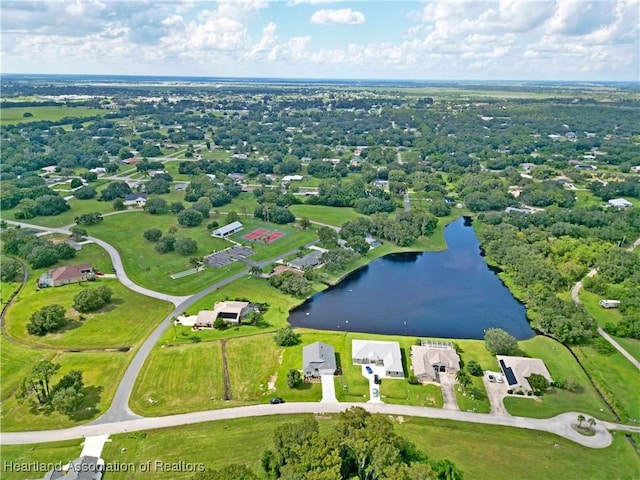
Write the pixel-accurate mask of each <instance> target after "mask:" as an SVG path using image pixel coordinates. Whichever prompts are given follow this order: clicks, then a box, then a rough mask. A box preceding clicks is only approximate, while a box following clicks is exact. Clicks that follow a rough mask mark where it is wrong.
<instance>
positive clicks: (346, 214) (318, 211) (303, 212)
mask: <svg viewBox="0 0 640 480" xmlns="http://www.w3.org/2000/svg"><path fill="white" fill-rule="evenodd" d="M289 210H291V212H292V213H293V214H294V215H295V216H296V217H306V218H308V219H309V220H312V221H314V222H320V223H327V224H329V225H335V226H336V227H339V226H341V225H342V224H343V223H345V222H349V221H351V220H355V219H356V218H358V217H364V215H362V214H360V213H358V212H356V211H355V210H354V209H353V208H350V207H325V206H323V205H292V206H291V207H290V208H289Z"/></svg>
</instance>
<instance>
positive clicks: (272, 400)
mask: <svg viewBox="0 0 640 480" xmlns="http://www.w3.org/2000/svg"><path fill="white" fill-rule="evenodd" d="M269 403H270V404H271V405H278V404H279V403H284V400H283V399H282V398H280V397H274V398H272V399H271V400H269Z"/></svg>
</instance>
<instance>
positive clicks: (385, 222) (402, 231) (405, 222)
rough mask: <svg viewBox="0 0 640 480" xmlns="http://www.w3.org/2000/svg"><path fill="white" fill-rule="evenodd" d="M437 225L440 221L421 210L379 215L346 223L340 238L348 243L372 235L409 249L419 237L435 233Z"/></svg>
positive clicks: (341, 230)
mask: <svg viewBox="0 0 640 480" xmlns="http://www.w3.org/2000/svg"><path fill="white" fill-rule="evenodd" d="M437 225H438V219H437V218H436V217H435V216H434V215H433V214H431V213H428V212H422V211H419V210H411V211H408V212H405V211H403V212H398V213H396V214H395V215H393V216H391V215H386V214H383V213H378V214H374V215H371V216H370V217H369V218H357V219H355V220H352V221H349V222H346V223H344V224H343V225H342V228H341V229H340V236H341V237H342V238H343V239H345V240H347V241H348V240H349V239H351V238H353V237H360V238H364V237H366V236H369V235H370V236H373V237H376V238H382V239H385V240H391V241H392V242H395V243H396V244H397V245H398V246H401V247H408V246H409V245H411V244H412V243H413V242H414V241H415V240H416V239H417V238H418V237H419V236H422V235H430V234H431V233H433V231H434V230H435V228H436V226H437Z"/></svg>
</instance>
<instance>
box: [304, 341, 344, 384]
mask: <svg viewBox="0 0 640 480" xmlns="http://www.w3.org/2000/svg"><path fill="white" fill-rule="evenodd" d="M302 372H303V373H304V376H305V378H314V377H319V376H320V375H334V374H335V373H336V351H335V350H334V348H333V347H332V346H331V345H327V344H326V343H323V342H315V343H312V344H311V345H305V346H304V347H303V348H302Z"/></svg>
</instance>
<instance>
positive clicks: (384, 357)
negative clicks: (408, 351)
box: [351, 340, 404, 378]
mask: <svg viewBox="0 0 640 480" xmlns="http://www.w3.org/2000/svg"><path fill="white" fill-rule="evenodd" d="M351 358H352V360H353V364H354V365H374V366H378V367H384V377H393V378H404V369H403V367H402V353H401V352H400V344H399V343H398V342H382V341H376V340H352V342H351Z"/></svg>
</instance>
